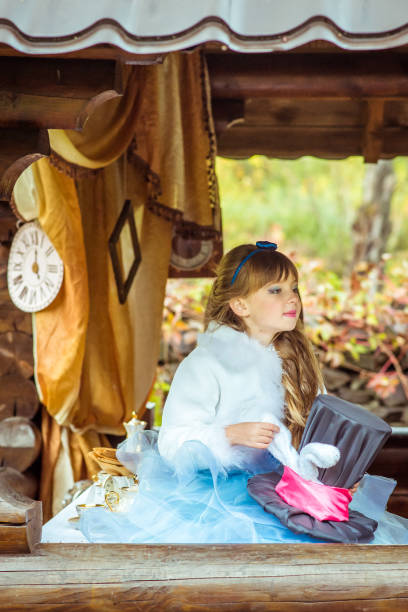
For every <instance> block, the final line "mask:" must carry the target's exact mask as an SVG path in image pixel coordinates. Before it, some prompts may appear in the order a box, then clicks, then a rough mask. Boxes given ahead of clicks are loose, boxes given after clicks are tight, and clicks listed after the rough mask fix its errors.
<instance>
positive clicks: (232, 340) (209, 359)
mask: <svg viewBox="0 0 408 612" xmlns="http://www.w3.org/2000/svg"><path fill="white" fill-rule="evenodd" d="M283 414H284V387H283V385H282V364H281V360H280V357H279V355H278V354H277V352H276V350H275V349H274V347H273V346H272V345H270V346H268V347H265V346H263V345H261V344H260V343H259V342H258V341H257V340H255V339H252V338H250V337H249V336H247V334H245V333H242V332H238V331H236V330H234V329H232V328H230V327H228V326H226V325H221V326H219V325H215V324H211V325H210V326H209V329H208V331H207V332H205V333H204V334H201V335H200V336H199V339H198V345H197V347H196V348H195V349H194V350H193V351H192V352H191V353H190V355H188V356H187V357H186V358H185V359H184V360H183V361H182V363H181V364H180V365H179V367H178V369H177V371H176V374H175V376H174V379H173V382H172V385H171V388H170V392H169V395H168V397H167V401H166V404H165V407H164V411H163V421H162V427H161V429H160V434H159V442H158V444H159V451H160V454H161V455H162V456H163V457H164V458H166V459H168V460H169V461H172V459H173V458H174V456H175V454H176V452H177V451H178V449H179V448H180V447H181V445H182V444H183V443H184V442H186V441H190V440H198V441H200V442H202V443H203V444H204V445H206V446H207V447H208V448H209V449H210V450H211V451H212V453H213V455H214V456H215V457H216V459H218V461H220V463H221V464H222V465H223V466H224V467H226V468H229V467H233V466H237V467H239V466H240V463H241V457H242V452H243V450H245V449H244V447H237V446H232V445H230V443H229V441H228V439H227V437H226V434H225V427H226V426H227V425H231V424H233V423H240V422H246V421H266V422H269V423H274V424H277V425H279V427H280V432H279V434H277V435H275V438H274V440H273V442H272V443H271V444H270V446H269V450H270V452H271V453H272V454H273V455H274V456H275V457H276V458H277V459H279V460H280V461H281V462H282V463H283V464H284V465H288V466H289V467H291V468H292V469H294V470H295V471H297V472H298V473H299V474H301V475H302V476H304V477H305V478H308V479H311V480H316V479H317V468H316V466H317V465H318V466H319V467H329V465H334V464H335V463H336V462H337V460H338V458H339V452H338V450H337V449H336V448H335V447H332V446H329V445H326V444H318V443H312V444H308V445H307V446H305V448H304V449H303V450H302V452H301V453H300V455H299V454H298V453H297V451H296V450H295V448H294V447H293V446H292V444H291V434H290V432H289V430H288V429H287V428H286V427H285V426H284V425H283V423H282V419H283Z"/></svg>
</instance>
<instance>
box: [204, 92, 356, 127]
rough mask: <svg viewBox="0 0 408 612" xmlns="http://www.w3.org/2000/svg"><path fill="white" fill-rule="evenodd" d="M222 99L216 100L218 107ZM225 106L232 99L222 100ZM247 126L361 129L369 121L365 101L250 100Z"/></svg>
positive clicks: (246, 106) (245, 112)
mask: <svg viewBox="0 0 408 612" xmlns="http://www.w3.org/2000/svg"><path fill="white" fill-rule="evenodd" d="M220 102H221V100H214V105H215V106H218V104H219V103H220ZM222 102H223V103H224V104H227V103H228V100H222ZM244 105H245V111H244V118H245V123H246V124H247V125H253V126H254V127H255V126H257V125H258V126H266V125H269V126H276V127H278V126H281V127H299V128H300V127H314V126H316V127H323V126H327V127H331V128H333V127H334V128H340V127H357V128H362V127H363V126H364V122H365V118H366V116H365V111H366V101H365V100H324V102H322V101H321V100H317V99H312V100H310V99H309V98H307V99H302V98H295V99H290V98H249V99H248V100H245V101H244Z"/></svg>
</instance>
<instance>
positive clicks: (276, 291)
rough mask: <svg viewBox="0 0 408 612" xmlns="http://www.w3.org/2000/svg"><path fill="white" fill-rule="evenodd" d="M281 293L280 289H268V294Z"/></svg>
mask: <svg viewBox="0 0 408 612" xmlns="http://www.w3.org/2000/svg"><path fill="white" fill-rule="evenodd" d="M280 292H281V288H280V287H272V289H268V293H274V294H275V295H276V294H277V293H280Z"/></svg>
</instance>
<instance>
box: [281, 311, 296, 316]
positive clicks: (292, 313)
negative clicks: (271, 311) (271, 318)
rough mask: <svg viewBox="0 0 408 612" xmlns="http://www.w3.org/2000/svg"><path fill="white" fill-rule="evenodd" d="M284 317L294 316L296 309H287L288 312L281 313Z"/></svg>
mask: <svg viewBox="0 0 408 612" xmlns="http://www.w3.org/2000/svg"><path fill="white" fill-rule="evenodd" d="M283 316H284V317H296V310H289V312H284V313H283Z"/></svg>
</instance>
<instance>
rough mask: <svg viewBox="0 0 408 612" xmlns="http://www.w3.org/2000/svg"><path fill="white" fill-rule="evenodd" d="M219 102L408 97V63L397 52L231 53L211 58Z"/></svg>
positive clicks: (212, 83)
mask: <svg viewBox="0 0 408 612" xmlns="http://www.w3.org/2000/svg"><path fill="white" fill-rule="evenodd" d="M207 61H208V67H209V75H210V83H211V92H212V96H213V98H234V99H239V98H255V97H263V98H267V97H281V98H282V97H283V98H291V99H293V98H299V97H300V98H320V99H338V98H344V99H361V98H393V99H398V98H405V97H407V96H408V78H407V73H408V58H407V57H406V55H405V54H397V53H392V54H390V53H382V52H378V53H376V52H373V53H369V54H367V53H361V54H358V55H357V54H344V55H342V54H327V53H322V54H279V53H277V54H272V53H267V54H250V53H249V54H246V55H244V54H241V56H240V57H239V58H238V57H237V55H236V54H235V55H234V54H225V55H219V56H217V57H214V56H213V55H209V56H208V58H207Z"/></svg>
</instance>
